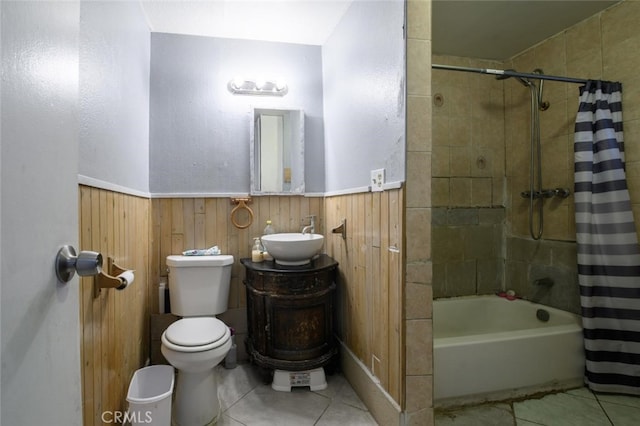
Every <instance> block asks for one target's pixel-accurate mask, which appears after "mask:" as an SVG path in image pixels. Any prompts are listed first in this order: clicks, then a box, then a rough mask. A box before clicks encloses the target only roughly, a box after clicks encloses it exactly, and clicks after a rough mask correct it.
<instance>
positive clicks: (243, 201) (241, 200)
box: [231, 198, 253, 229]
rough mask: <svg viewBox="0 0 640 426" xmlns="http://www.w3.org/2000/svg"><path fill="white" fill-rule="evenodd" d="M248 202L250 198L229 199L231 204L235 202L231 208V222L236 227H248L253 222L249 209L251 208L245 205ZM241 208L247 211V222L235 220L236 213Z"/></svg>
mask: <svg viewBox="0 0 640 426" xmlns="http://www.w3.org/2000/svg"><path fill="white" fill-rule="evenodd" d="M250 202H251V198H232V199H231V203H232V204H237V206H235V207H234V208H233V210H231V223H233V226H235V227H236V228H238V229H245V228H248V227H250V226H251V224H252V223H253V210H251V208H250V207H249V206H248V205H247V203H250ZM242 209H244V210H246V211H247V212H248V213H249V222H247V223H246V224H243V225H241V224H239V223H238V221H237V220H236V214H237V213H238V212H239V211H240V210H242Z"/></svg>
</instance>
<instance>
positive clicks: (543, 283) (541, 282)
mask: <svg viewBox="0 0 640 426" xmlns="http://www.w3.org/2000/svg"><path fill="white" fill-rule="evenodd" d="M533 284H535V285H537V286H540V287H551V286H553V284H554V282H553V280H552V279H551V278H549V277H544V278H539V279H537V280H534V281H533Z"/></svg>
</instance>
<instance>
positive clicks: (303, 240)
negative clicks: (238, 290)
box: [262, 233, 324, 266]
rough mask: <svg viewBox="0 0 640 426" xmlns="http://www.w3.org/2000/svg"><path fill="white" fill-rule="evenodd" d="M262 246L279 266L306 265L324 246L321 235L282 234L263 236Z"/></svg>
mask: <svg viewBox="0 0 640 426" xmlns="http://www.w3.org/2000/svg"><path fill="white" fill-rule="evenodd" d="M262 244H263V245H264V248H265V250H267V251H268V252H269V254H270V255H271V256H273V258H274V259H275V261H276V263H277V264H279V265H294V266H295V265H304V264H307V263H309V262H310V261H311V258H312V257H313V256H315V255H316V254H318V252H319V251H320V249H321V248H322V245H323V244H324V236H323V235H320V234H301V233H282V234H269V235H263V236H262Z"/></svg>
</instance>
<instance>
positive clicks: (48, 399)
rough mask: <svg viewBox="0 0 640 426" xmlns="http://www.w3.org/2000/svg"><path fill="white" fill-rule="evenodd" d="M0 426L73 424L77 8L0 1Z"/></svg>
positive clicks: (77, 411) (78, 408)
mask: <svg viewBox="0 0 640 426" xmlns="http://www.w3.org/2000/svg"><path fill="white" fill-rule="evenodd" d="M0 8H1V9H0V12H1V16H2V21H1V23H0V28H1V38H0V46H1V54H2V81H1V84H2V86H1V87H0V98H1V100H2V102H1V109H0V114H1V118H2V119H1V127H0V130H1V132H0V134H1V138H0V147H1V150H0V155H1V157H0V176H1V180H0V195H1V208H0V223H1V227H0V240H1V244H0V259H1V263H0V277H1V286H0V288H1V292H0V313H1V322H0V327H1V333H2V334H1V335H0V339H1V348H2V352H1V361H2V375H1V383H2V389H1V404H2V405H1V406H0V423H2V424H4V425H7V426H10V425H45V424H46V425H81V424H82V404H81V392H80V337H79V310H78V309H79V308H78V303H79V302H78V279H77V277H76V278H74V279H73V280H72V281H71V282H69V283H68V284H60V283H58V281H57V279H56V275H55V272H54V267H53V265H54V258H55V255H56V253H57V251H58V249H59V248H60V247H61V246H62V245H64V244H72V245H73V246H74V247H75V248H77V247H78V245H77V242H78V187H77V173H78V131H79V129H78V105H79V102H78V33H79V22H80V10H79V3H78V2H23V1H2V2H0Z"/></svg>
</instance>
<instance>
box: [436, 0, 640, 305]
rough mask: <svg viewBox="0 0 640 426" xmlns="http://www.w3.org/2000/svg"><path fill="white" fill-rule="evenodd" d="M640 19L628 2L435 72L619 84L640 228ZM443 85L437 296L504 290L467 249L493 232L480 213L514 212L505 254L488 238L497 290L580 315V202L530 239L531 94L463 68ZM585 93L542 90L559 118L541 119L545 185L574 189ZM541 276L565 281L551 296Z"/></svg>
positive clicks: (552, 205) (439, 80) (562, 208)
mask: <svg viewBox="0 0 640 426" xmlns="http://www.w3.org/2000/svg"><path fill="white" fill-rule="evenodd" d="M639 20H640V2H633V1H625V2H622V3H620V4H618V5H616V6H614V7H612V8H610V9H608V10H606V11H604V12H602V13H600V14H598V15H595V16H593V17H591V18H589V19H587V20H585V21H583V22H581V23H579V24H577V25H575V26H573V27H571V28H568V29H567V30H565V31H563V32H561V33H559V34H557V35H555V36H553V37H550V38H549V39H547V40H545V41H543V42H542V43H539V44H538V45H536V46H533V47H531V48H530V49H528V50H526V51H524V52H522V53H521V54H519V55H517V56H516V57H514V58H512V59H510V60H507V61H505V62H504V63H503V62H493V61H483V60H475V59H468V58H454V57H442V56H434V57H433V63H443V64H450V65H461V66H468V67H477V68H498V69H508V68H513V69H516V70H518V71H522V72H531V71H532V70H534V69H535V68H541V69H542V70H543V71H544V73H545V74H551V75H567V76H573V77H578V78H594V79H603V80H615V81H621V82H622V83H623V118H624V126H625V127H624V129H625V140H626V146H625V149H626V161H627V179H628V183H629V190H630V193H631V200H632V203H633V208H634V215H635V217H636V222H638V220H639V219H640V179H639V177H640V149H638V148H637V144H638V141H639V140H640V77H639V76H638V74H637V72H636V70H637V68H638V66H640V62H639V61H640V59H638V57H637V55H633V54H630V52H634V51H637V50H638V48H639V47H640V33H638V32H637V31H635V30H634V29H633V28H634V25H635V24H634V22H638V21H639ZM433 85H434V88H433V92H434V102H433V144H434V148H433V163H432V167H433V173H432V176H433V183H432V184H433V202H434V206H436V207H439V208H442V209H445V212H442V213H438V212H437V211H436V210H437V209H434V220H433V225H432V226H433V247H434V248H433V259H434V270H433V276H434V277H433V281H434V284H433V285H434V297H442V296H453V295H463V294H481V293H490V292H492V291H493V290H494V288H495V287H492V286H491V284H490V283H488V282H487V279H486V273H483V272H482V270H481V268H480V267H479V266H478V265H480V263H479V260H478V258H474V257H467V252H468V250H469V246H471V245H473V244H476V245H478V244H482V243H481V242H478V241H476V242H474V243H473V244H472V243H469V242H466V241H467V240H468V239H471V238H472V237H471V235H473V234H474V233H475V234H480V233H482V231H479V230H478V229H476V228H477V227H482V226H487V224H484V225H483V224H482V223H481V222H480V221H478V222H477V224H476V223H475V222H473V221H472V220H471V221H470V219H469V217H474V215H475V212H474V210H475V209H478V212H481V211H483V210H484V209H485V208H489V207H491V208H492V209H495V208H497V209H499V208H500V207H504V211H505V223H504V227H503V236H502V239H503V240H502V245H501V246H500V247H496V246H494V245H492V241H493V238H499V236H497V235H495V234H494V235H489V233H488V231H487V230H484V233H482V236H480V237H479V238H481V239H484V242H485V247H486V250H487V251H488V252H491V253H492V254H491V256H496V257H494V258H495V259H500V255H501V253H502V256H503V260H504V273H503V277H504V281H503V282H502V283H500V282H499V280H500V278H501V276H500V275H499V274H497V275H496V276H495V277H496V278H495V282H496V285H497V287H500V285H502V286H503V288H511V289H514V290H515V291H516V292H517V293H519V294H521V295H523V296H525V297H529V298H535V299H539V300H540V301H541V302H543V303H546V304H549V305H552V306H556V307H559V308H561V309H566V310H569V311H573V312H577V311H578V310H579V300H578V295H577V272H576V248H575V221H574V208H573V202H574V200H573V197H572V196H571V197H569V198H567V199H557V198H553V199H550V200H545V206H544V236H543V239H542V240H540V241H533V240H532V239H531V237H530V236H529V224H528V208H529V207H528V201H527V200H526V199H523V198H522V197H521V196H520V192H522V191H524V190H527V189H528V179H529V176H528V175H529V149H530V146H529V138H530V123H529V120H530V109H529V108H530V107H529V103H530V97H529V90H528V89H527V88H525V87H523V86H522V85H521V84H520V83H519V82H517V81H515V80H514V79H507V80H503V81H497V80H495V79H494V78H492V77H490V76H486V75H480V74H469V73H458V72H453V71H434V72H433ZM578 87H579V86H578V85H576V84H568V83H557V82H551V81H546V82H545V83H544V93H545V94H544V100H545V101H549V102H550V107H549V109H548V110H546V111H543V112H541V113H540V125H541V143H542V157H543V164H542V167H543V172H542V173H543V186H544V187H545V188H556V187H566V188H570V189H571V191H573V147H572V145H573V122H574V119H575V114H576V111H577V106H578V94H579V93H578ZM438 94H441V95H442V96H441V98H439V97H438ZM484 147H487V148H489V149H484ZM480 157H484V161H481V159H480ZM480 165H484V167H485V168H484V169H481V168H480ZM489 171H491V174H490V175H489ZM489 176H490V177H491V198H489V196H488V195H487V191H488V187H489V186H488V182H486V181H484V180H483V179H487V178H488V177H489ZM502 188H504V190H503V189H502ZM469 208H471V210H470V211H467V210H468V209H469ZM495 231H496V233H499V232H498V231H497V229H495ZM465 250H466V251H465ZM456 252H457V253H456ZM484 256H488V254H484ZM473 259H475V262H476V270H475V281H474V273H473V268H472V266H471V265H472V263H473V262H472V260H473ZM498 262H499V260H498ZM492 276H493V275H492ZM542 277H549V278H552V279H553V280H554V282H555V284H554V286H553V287H552V288H551V290H550V291H548V292H544V291H540V288H539V286H536V285H535V284H534V282H535V280H537V279H539V278H542Z"/></svg>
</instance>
